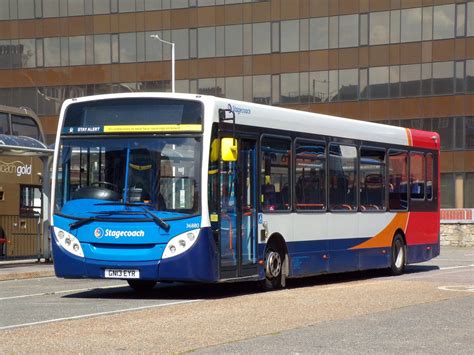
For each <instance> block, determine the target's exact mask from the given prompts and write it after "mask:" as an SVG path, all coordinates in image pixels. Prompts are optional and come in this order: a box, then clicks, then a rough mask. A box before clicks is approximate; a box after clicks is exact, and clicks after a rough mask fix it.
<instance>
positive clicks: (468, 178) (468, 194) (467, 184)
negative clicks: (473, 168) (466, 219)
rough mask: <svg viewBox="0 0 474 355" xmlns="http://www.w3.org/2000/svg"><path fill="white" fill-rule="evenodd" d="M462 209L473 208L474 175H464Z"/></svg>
mask: <svg viewBox="0 0 474 355" xmlns="http://www.w3.org/2000/svg"><path fill="white" fill-rule="evenodd" d="M464 208H474V173H466V175H465V179H464Z"/></svg>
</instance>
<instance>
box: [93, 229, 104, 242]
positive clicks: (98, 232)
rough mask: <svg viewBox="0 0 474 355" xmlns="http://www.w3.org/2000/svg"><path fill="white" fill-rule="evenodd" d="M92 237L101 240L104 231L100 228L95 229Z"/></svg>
mask: <svg viewBox="0 0 474 355" xmlns="http://www.w3.org/2000/svg"><path fill="white" fill-rule="evenodd" d="M94 236H95V237H96V238H98V239H100V238H102V237H103V236H104V230H103V229H102V228H100V227H99V228H96V229H95V231H94Z"/></svg>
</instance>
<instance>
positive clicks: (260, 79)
mask: <svg viewBox="0 0 474 355" xmlns="http://www.w3.org/2000/svg"><path fill="white" fill-rule="evenodd" d="M252 92H253V99H252V102H256V103H258V104H265V105H269V104H270V99H271V78H270V75H256V76H254V77H253V90H252Z"/></svg>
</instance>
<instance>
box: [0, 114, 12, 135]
mask: <svg viewBox="0 0 474 355" xmlns="http://www.w3.org/2000/svg"><path fill="white" fill-rule="evenodd" d="M0 134H10V128H9V125H8V114H6V113H3V112H0Z"/></svg>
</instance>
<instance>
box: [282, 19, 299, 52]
mask: <svg viewBox="0 0 474 355" xmlns="http://www.w3.org/2000/svg"><path fill="white" fill-rule="evenodd" d="M280 33H281V35H280V38H281V41H280V49H281V51H282V52H297V51H298V50H299V44H300V25H299V20H291V21H281V23H280Z"/></svg>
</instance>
